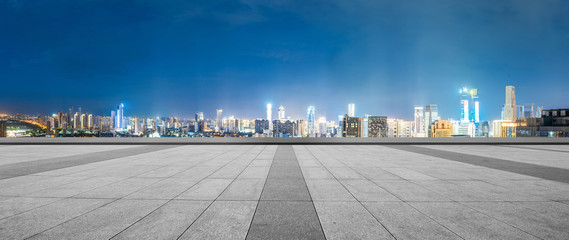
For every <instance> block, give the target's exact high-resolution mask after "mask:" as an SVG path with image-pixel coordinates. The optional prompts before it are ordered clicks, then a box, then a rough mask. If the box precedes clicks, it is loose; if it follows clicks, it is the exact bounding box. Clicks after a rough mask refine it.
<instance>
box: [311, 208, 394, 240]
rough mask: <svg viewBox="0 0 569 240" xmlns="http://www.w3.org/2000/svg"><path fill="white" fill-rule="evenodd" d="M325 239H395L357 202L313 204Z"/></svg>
mask: <svg viewBox="0 0 569 240" xmlns="http://www.w3.org/2000/svg"><path fill="white" fill-rule="evenodd" d="M314 206H315V207H316V212H317V213H318V218H320V222H321V223H322V228H323V229H324V234H325V235H326V239H329V240H334V239H395V238H394V237H393V235H391V233H389V232H388V231H387V230H386V229H385V228H384V227H383V226H382V225H381V224H380V223H379V222H378V221H377V220H376V219H375V218H374V217H373V216H372V215H371V214H370V213H369V212H368V211H367V210H366V209H365V208H364V207H363V206H362V205H361V204H360V203H359V202H314Z"/></svg>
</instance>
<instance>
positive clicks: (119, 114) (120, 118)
mask: <svg viewBox="0 0 569 240" xmlns="http://www.w3.org/2000/svg"><path fill="white" fill-rule="evenodd" d="M123 108H124V104H122V103H121V104H119V106H118V107H117V120H116V121H115V124H116V128H117V129H119V130H122V129H123V128H124V127H125V126H124V111H123Z"/></svg>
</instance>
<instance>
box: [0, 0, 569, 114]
mask: <svg viewBox="0 0 569 240" xmlns="http://www.w3.org/2000/svg"><path fill="white" fill-rule="evenodd" d="M135 2H136V4H128V5H125V4H119V3H108V2H75V3H74V4H69V2H66V1H61V2H49V3H47V2H43V3H42V2H28V1H15V2H12V1H9V2H4V3H1V4H0V13H1V14H0V20H1V21H3V22H10V23H13V24H10V25H7V26H5V28H4V29H3V32H2V33H1V34H0V46H2V47H0V79H3V84H2V89H3V90H4V91H3V93H4V94H2V95H1V96H0V103H1V104H0V112H6V113H16V112H24V111H25V112H27V113H29V114H35V113H47V112H52V111H56V110H58V109H64V108H67V107H68V106H75V107H77V106H81V107H83V108H84V109H91V112H94V113H98V114H103V113H106V112H107V111H108V110H109V106H114V105H115V104H117V103H119V102H123V103H124V104H125V106H127V108H129V111H130V112H131V113H133V114H135V115H151V116H172V115H177V116H179V117H187V118H191V117H192V116H193V115H194V113H195V112H200V111H201V112H204V114H205V115H208V116H211V115H214V114H215V109H218V108H221V109H226V112H224V115H238V114H239V115H241V116H243V117H246V118H256V117H262V116H263V115H265V114H264V112H265V111H264V109H263V108H264V106H265V105H266V104H268V103H272V104H273V105H274V106H280V105H281V104H282V105H286V106H285V107H287V109H288V110H287V114H289V115H290V116H292V117H294V118H300V117H301V116H304V115H305V113H304V112H305V108H306V106H309V105H310V106H316V108H317V109H318V113H319V114H324V115H325V116H326V117H327V118H328V119H332V118H335V116H337V115H340V114H343V113H345V112H346V111H347V109H346V108H347V105H346V104H347V103H356V104H357V105H358V106H357V112H358V113H360V114H365V113H370V114H373V113H381V114H382V115H389V116H393V117H398V118H406V119H411V118H412V117H413V112H412V111H410V110H408V109H412V108H413V107H415V106H425V105H426V104H431V103H433V104H437V105H438V107H439V110H440V112H441V113H443V117H445V118H446V117H453V118H456V117H455V116H457V114H459V113H460V112H459V111H460V109H457V108H456V104H457V103H456V102H457V100H456V99H457V94H458V89H460V88H462V87H467V88H477V89H478V91H479V93H478V94H479V95H480V98H481V100H480V109H481V111H480V115H481V116H480V117H481V118H483V119H497V118H499V117H500V110H501V105H502V104H503V103H502V102H503V101H502V100H503V96H502V95H503V86H506V85H514V86H516V88H517V89H516V90H517V95H518V99H517V101H518V102H519V103H536V104H539V105H542V106H544V107H545V108H550V109H553V108H563V107H565V106H564V105H563V104H564V100H565V96H564V92H563V91H561V90H559V89H566V88H567V87H569V81H567V77H566V76H568V75H569V68H568V67H567V66H569V41H567V39H569V26H567V25H566V24H563V23H566V22H569V19H568V18H569V17H568V16H567V15H566V14H564V13H566V12H569V3H567V2H566V1H551V2H550V3H548V4H538V3H533V2H531V1H505V2H494V1H476V2H474V3H470V4H468V5H466V4H463V3H458V2H456V3H455V2H439V3H437V4H429V3H423V2H420V1H418V2H408V3H393V2H384V1H372V2H349V3H346V2H335V1H330V2H328V3H327V4H324V3H319V2H306V3H305V4H300V3H299V2H295V1H291V2H287V3H280V4H279V3H259V2H255V1H248V2H236V3H234V4H233V5H231V6H228V5H226V4H219V3H215V2H205V3H187V2H176V1H173V2H170V4H165V3H151V2H138V1H135ZM70 9H73V11H71V10H70ZM63 13H65V14H63ZM59 16H65V17H59ZM331 16H334V17H331ZM38 22H39V23H42V24H37V23H38ZM86 26H88V27H86ZM164 26H168V27H164ZM330 26H334V27H333V28H331V27H330ZM86 29H89V31H87V30H86ZM38 39H39V40H38Z"/></svg>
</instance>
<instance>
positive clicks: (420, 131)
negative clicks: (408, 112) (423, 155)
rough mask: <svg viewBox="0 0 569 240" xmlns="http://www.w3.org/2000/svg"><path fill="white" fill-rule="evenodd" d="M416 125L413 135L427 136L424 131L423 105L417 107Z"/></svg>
mask: <svg viewBox="0 0 569 240" xmlns="http://www.w3.org/2000/svg"><path fill="white" fill-rule="evenodd" d="M414 113H415V114H414V115H415V125H414V127H413V136H414V137H425V131H424V129H425V128H424V124H423V119H424V114H423V107H415V112H414Z"/></svg>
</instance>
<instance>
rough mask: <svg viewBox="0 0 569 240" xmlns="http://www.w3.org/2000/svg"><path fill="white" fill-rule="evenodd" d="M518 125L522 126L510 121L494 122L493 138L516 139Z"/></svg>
mask: <svg viewBox="0 0 569 240" xmlns="http://www.w3.org/2000/svg"><path fill="white" fill-rule="evenodd" d="M518 125H520V124H518V123H515V122H512V121H508V120H494V121H493V122H492V132H493V137H500V138H504V137H516V128H517V127H518ZM524 125H525V123H524Z"/></svg>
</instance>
